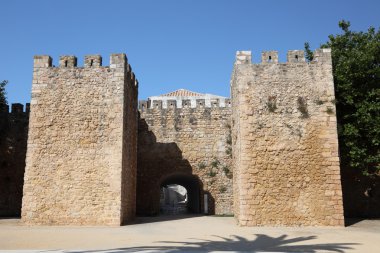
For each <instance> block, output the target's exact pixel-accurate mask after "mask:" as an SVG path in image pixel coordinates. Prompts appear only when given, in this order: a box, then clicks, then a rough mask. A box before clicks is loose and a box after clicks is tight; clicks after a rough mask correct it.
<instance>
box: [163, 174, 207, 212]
mask: <svg viewBox="0 0 380 253" xmlns="http://www.w3.org/2000/svg"><path fill="white" fill-rule="evenodd" d="M174 184H176V185H181V186H183V187H185V188H186V190H187V208H188V211H189V212H190V213H200V210H201V203H200V195H201V192H200V183H199V179H198V178H197V177H196V176H194V175H184V174H175V175H171V176H168V177H167V178H165V179H164V180H162V182H161V184H160V189H161V187H165V186H167V185H174Z"/></svg>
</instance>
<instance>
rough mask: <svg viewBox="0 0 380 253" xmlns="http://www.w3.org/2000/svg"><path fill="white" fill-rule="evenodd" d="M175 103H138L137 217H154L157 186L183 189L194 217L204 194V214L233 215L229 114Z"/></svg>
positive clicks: (216, 108) (225, 109)
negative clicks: (179, 106)
mask: <svg viewBox="0 0 380 253" xmlns="http://www.w3.org/2000/svg"><path fill="white" fill-rule="evenodd" d="M158 102H160V101H157V103H158ZM177 102H178V101H175V100H174V101H169V102H168V103H169V104H168V107H167V108H166V109H163V108H162V106H156V105H155V106H149V105H147V102H144V101H141V102H140V113H141V119H140V123H139V136H138V166H137V167H138V179H137V213H138V214H140V215H156V214H158V213H159V206H160V203H159V201H160V186H162V185H163V184H165V183H171V184H180V185H182V186H184V187H185V188H186V189H187V191H188V194H189V202H192V203H191V204H190V205H191V208H192V210H193V211H194V212H202V213H203V212H204V205H203V201H204V199H203V197H204V194H207V195H208V206H209V208H208V210H207V211H208V213H211V214H213V213H215V214H232V212H233V211H232V204H233V203H232V195H233V194H232V168H231V157H230V156H231V142H230V133H231V129H230V117H231V108H230V107H229V106H228V104H225V105H224V107H221V106H219V105H214V107H205V106H204V105H205V103H198V104H197V105H196V107H195V108H191V107H190V103H188V101H183V103H182V108H177V107H178V106H177ZM203 102H204V101H203ZM150 107H153V108H152V109H146V108H150ZM194 195H196V196H194ZM195 202H197V203H195Z"/></svg>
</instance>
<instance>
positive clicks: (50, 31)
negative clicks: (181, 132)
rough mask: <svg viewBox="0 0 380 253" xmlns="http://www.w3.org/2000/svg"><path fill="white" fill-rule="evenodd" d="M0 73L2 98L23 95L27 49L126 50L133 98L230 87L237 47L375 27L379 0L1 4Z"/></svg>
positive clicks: (316, 40) (23, 98) (270, 46)
mask: <svg viewBox="0 0 380 253" xmlns="http://www.w3.org/2000/svg"><path fill="white" fill-rule="evenodd" d="M0 13H1V16H0V17H1V25H0V38H1V39H0V43H1V46H0V79H1V80H4V79H5V80H9V85H8V88H7V93H8V100H9V102H10V103H14V102H21V103H25V102H29V101H30V89H31V83H32V70H33V55H38V54H48V55H50V56H52V57H53V64H55V65H57V62H58V58H59V56H60V55H65V54H69V55H76V56H77V57H78V63H79V65H80V66H81V65H83V57H84V55H86V54H101V55H102V56H103V65H108V63H109V55H110V54H111V53H119V52H125V53H127V55H128V59H129V62H130V64H131V65H132V68H133V70H134V71H135V73H136V75H137V78H138V79H139V81H140V89H139V98H140V99H143V98H146V97H148V96H152V95H159V94H162V93H166V92H169V91H172V90H175V89H179V88H186V89H190V90H193V91H198V92H204V93H213V94H217V95H222V96H229V79H230V75H231V71H232V66H233V62H234V57H235V51H237V50H252V52H253V59H254V61H258V60H259V57H260V53H261V51H263V50H278V51H279V53H280V61H284V60H285V55H286V51H287V50H292V49H302V48H303V45H304V42H305V41H309V42H310V44H311V46H312V48H313V49H314V48H317V47H319V45H320V44H321V43H323V42H325V41H326V40H327V36H328V35H330V34H336V33H339V32H340V29H339V28H338V21H339V20H341V19H346V20H349V21H351V25H352V26H351V27H352V29H353V30H366V29H367V28H368V27H369V26H374V27H375V28H378V27H379V26H380V1H379V0H373V1H369V0H362V1H348V0H346V1H343V0H339V1H338V0H329V1H325V0H319V1H290V0H289V1H279V0H278V1H253V0H228V1H227V0H160V1H158V0H150V1H148V0H135V1H126V0H124V1H121V0H120V1H116V0H113V1H96V0H91V1H90V0H87V1H84V0H70V1H68V0H65V1H51V0H44V1H40V0H33V1H31V0H26V1H18V0H12V1H10V0H9V1H1V3H0Z"/></svg>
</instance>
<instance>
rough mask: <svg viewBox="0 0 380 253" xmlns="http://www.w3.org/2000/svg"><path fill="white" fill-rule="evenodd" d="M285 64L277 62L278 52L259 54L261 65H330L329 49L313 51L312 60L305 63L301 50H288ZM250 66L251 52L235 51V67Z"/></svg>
mask: <svg viewBox="0 0 380 253" xmlns="http://www.w3.org/2000/svg"><path fill="white" fill-rule="evenodd" d="M286 59H287V61H286V63H280V62H279V60H278V51H263V52H262V53H261V64H288V63H304V64H313V63H317V62H326V63H331V49H329V48H322V49H316V50H315V51H314V59H313V60H312V61H311V62H306V59H305V52H304V51H303V50H289V51H288V52H287V55H286ZM241 64H252V52H251V51H237V52H236V59H235V65H241Z"/></svg>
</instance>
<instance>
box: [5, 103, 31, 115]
mask: <svg viewBox="0 0 380 253" xmlns="http://www.w3.org/2000/svg"><path fill="white" fill-rule="evenodd" d="M29 112H30V103H26V104H25V110H24V105H23V104H20V103H14V104H12V105H11V111H9V105H6V106H4V107H0V113H11V114H25V113H26V114H29Z"/></svg>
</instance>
